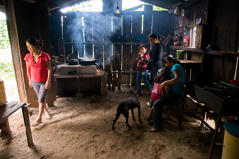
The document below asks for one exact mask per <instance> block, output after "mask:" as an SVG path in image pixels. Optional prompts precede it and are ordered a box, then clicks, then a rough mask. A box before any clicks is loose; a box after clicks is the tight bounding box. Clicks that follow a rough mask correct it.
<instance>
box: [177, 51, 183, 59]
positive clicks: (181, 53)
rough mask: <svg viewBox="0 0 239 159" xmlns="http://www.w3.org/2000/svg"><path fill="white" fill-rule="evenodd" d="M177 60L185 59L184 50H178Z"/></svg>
mask: <svg viewBox="0 0 239 159" xmlns="http://www.w3.org/2000/svg"><path fill="white" fill-rule="evenodd" d="M177 59H178V60H183V59H184V50H177Z"/></svg>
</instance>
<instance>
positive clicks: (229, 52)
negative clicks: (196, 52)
mask: <svg viewBox="0 0 239 159" xmlns="http://www.w3.org/2000/svg"><path fill="white" fill-rule="evenodd" d="M205 54H209V55H234V56H239V53H236V52H233V51H217V50H206V51H205Z"/></svg>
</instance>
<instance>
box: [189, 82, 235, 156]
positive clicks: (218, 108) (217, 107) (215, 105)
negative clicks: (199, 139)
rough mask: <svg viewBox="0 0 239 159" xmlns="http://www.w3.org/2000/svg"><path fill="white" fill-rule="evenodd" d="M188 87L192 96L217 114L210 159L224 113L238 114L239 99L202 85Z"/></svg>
mask: <svg viewBox="0 0 239 159" xmlns="http://www.w3.org/2000/svg"><path fill="white" fill-rule="evenodd" d="M189 87H190V88H188V89H189V90H190V91H189V94H190V96H191V97H192V98H193V99H195V100H196V101H198V102H199V103H204V104H205V106H206V107H207V108H208V109H210V110H213V111H214V112H215V113H216V114H217V115H218V117H217V121H216V127H215V130H214V133H213V138H212V142H211V146H210V150H209V154H208V159H210V158H211V157H212V154H213V149H214V145H215V142H216V137H217V133H218V129H219V126H220V123H221V119H222V116H223V115H229V116H237V115H239V107H238V105H239V101H238V100H235V99H231V98H227V97H223V96H221V95H222V94H220V93H219V94H215V93H213V92H211V91H208V90H206V89H204V88H203V87H202V85H198V84H191V85H190V86H189Z"/></svg>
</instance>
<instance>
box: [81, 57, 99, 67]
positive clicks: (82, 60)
mask: <svg viewBox="0 0 239 159" xmlns="http://www.w3.org/2000/svg"><path fill="white" fill-rule="evenodd" d="M95 62H96V59H92V60H86V59H82V58H80V59H79V64H80V65H84V66H87V65H95Z"/></svg>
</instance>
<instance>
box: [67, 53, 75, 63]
mask: <svg viewBox="0 0 239 159" xmlns="http://www.w3.org/2000/svg"><path fill="white" fill-rule="evenodd" d="M66 59H67V61H70V60H72V59H77V56H76V55H75V54H72V53H71V54H68V55H67V57H66Z"/></svg>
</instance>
